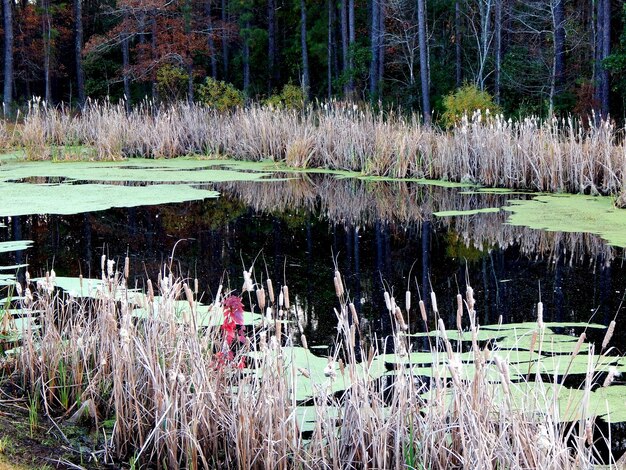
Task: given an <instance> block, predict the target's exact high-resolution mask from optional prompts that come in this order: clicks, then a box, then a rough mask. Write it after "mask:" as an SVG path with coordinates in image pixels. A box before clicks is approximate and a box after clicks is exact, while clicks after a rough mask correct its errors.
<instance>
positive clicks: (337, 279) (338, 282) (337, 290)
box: [334, 270, 345, 297]
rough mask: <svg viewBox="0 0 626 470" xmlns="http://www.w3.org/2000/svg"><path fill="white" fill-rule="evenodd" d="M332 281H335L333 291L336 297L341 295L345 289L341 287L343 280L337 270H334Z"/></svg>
mask: <svg viewBox="0 0 626 470" xmlns="http://www.w3.org/2000/svg"><path fill="white" fill-rule="evenodd" d="M334 282H335V293H336V294H337V297H341V296H342V295H343V294H344V292H345V291H344V289H343V280H342V279H341V273H340V272H339V271H338V270H335V278H334Z"/></svg>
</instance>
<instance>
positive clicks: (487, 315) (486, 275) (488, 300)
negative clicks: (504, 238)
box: [481, 256, 491, 325]
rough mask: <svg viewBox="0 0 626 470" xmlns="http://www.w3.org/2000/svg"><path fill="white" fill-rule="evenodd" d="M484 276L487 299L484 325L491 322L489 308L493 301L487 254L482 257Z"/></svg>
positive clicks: (485, 301) (484, 302)
mask: <svg viewBox="0 0 626 470" xmlns="http://www.w3.org/2000/svg"><path fill="white" fill-rule="evenodd" d="M481 264H482V276H483V289H484V291H485V294H484V295H485V299H484V301H483V305H484V310H485V315H484V317H483V324H484V325H489V323H490V322H491V319H490V315H489V310H490V308H489V307H490V305H489V302H490V301H491V299H490V298H489V294H490V292H489V278H488V274H487V258H486V257H485V256H483V259H482V262H481Z"/></svg>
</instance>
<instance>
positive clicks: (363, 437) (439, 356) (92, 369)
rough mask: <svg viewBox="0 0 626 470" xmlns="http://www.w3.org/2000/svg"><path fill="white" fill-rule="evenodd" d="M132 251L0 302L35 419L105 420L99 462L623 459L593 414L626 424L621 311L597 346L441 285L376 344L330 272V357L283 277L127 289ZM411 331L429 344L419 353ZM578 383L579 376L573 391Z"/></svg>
mask: <svg viewBox="0 0 626 470" xmlns="http://www.w3.org/2000/svg"><path fill="white" fill-rule="evenodd" d="M128 263H129V261H128V258H126V260H125V262H124V263H123V266H124V268H123V269H121V270H119V271H118V270H117V269H115V262H114V260H109V259H106V258H105V257H104V256H103V257H102V262H101V267H102V273H101V278H100V279H96V280H88V279H83V278H82V277H81V278H77V279H74V280H73V281H72V280H68V279H67V278H63V279H62V278H58V279H57V278H56V275H55V273H54V271H51V272H48V273H47V274H46V276H45V277H43V278H40V279H36V280H35V279H32V280H31V279H30V277H29V275H28V274H27V273H26V276H25V281H24V284H23V285H22V284H21V283H20V284H16V285H15V289H16V291H15V293H14V294H15V297H14V300H13V301H12V302H13V305H14V307H15V308H17V307H19V310H3V311H0V313H1V314H2V318H3V322H4V326H3V328H6V329H7V331H10V332H12V334H13V335H14V341H13V342H14V344H16V347H15V348H14V349H12V350H9V351H5V354H6V356H5V359H3V360H2V362H0V365H1V366H2V368H3V369H4V370H5V371H7V372H11V371H13V372H12V373H11V374H10V380H11V381H12V382H13V383H14V384H15V385H16V386H17V387H19V388H22V390H23V391H24V392H23V393H24V395H25V396H27V397H28V405H27V406H28V409H29V416H30V424H31V426H33V427H35V428H36V427H37V426H38V421H37V420H38V414H39V413H43V414H44V415H46V416H47V417H49V418H50V419H52V420H53V421H52V422H54V423H56V422H58V423H66V422H71V423H73V424H77V423H83V424H86V425H88V426H90V427H92V428H95V429H96V430H97V434H98V436H100V440H99V444H98V448H94V449H91V450H90V452H88V454H89V455H90V458H92V459H93V458H94V457H95V456H97V458H98V461H99V462H100V463H112V462H118V463H120V462H128V465H129V466H130V468H138V467H142V466H156V467H157V468H171V469H178V468H194V469H197V468H219V467H222V468H224V467H227V468H242V469H244V468H285V469H286V468H346V467H348V466H354V467H357V468H487V467H489V468H541V469H556V468H559V469H561V468H564V469H568V468H571V469H574V468H592V467H593V466H594V465H597V464H600V463H604V464H608V465H609V466H611V467H612V468H615V466H616V461H615V458H614V457H613V456H612V455H611V452H610V450H609V451H608V452H609V454H608V455H607V454H606V452H607V451H606V450H605V451H603V450H602V449H603V448H604V449H611V444H610V434H609V435H606V434H603V432H602V430H601V428H600V427H599V426H598V424H599V422H600V420H601V419H603V420H605V421H607V422H614V421H620V420H621V419H626V418H623V417H622V414H623V407H622V406H621V405H622V404H623V403H622V402H623V399H622V400H621V401H620V399H619V396H620V395H619V393H621V391H622V389H623V386H620V385H613V384H612V383H613V380H614V379H615V377H616V376H617V375H619V370H620V369H621V368H622V367H623V365H624V364H622V358H621V357H618V356H612V355H611V354H612V351H613V348H612V347H610V346H609V344H610V341H611V337H612V335H613V332H614V329H615V322H614V321H613V322H611V324H610V325H609V326H608V328H606V331H604V332H602V330H600V332H601V335H600V336H599V338H602V342H601V343H600V341H599V340H598V341H597V343H594V342H593V341H587V335H588V334H590V330H592V329H598V328H600V329H602V328H605V327H603V326H602V325H594V324H587V325H585V324H577V325H569V327H577V328H579V330H580V331H582V332H581V333H580V334H579V335H573V336H572V335H568V334H566V335H564V334H559V333H557V332H556V331H554V328H555V327H558V325H553V324H546V323H544V322H543V313H542V312H543V304H542V303H541V302H539V303H538V304H537V322H536V323H526V324H520V325H517V326H515V325H510V326H507V325H503V324H497V325H485V326H480V325H478V320H477V319H478V318H479V316H480V315H478V314H477V309H478V310H479V306H478V305H477V304H476V300H475V298H474V293H473V289H472V288H471V287H470V286H467V289H466V291H465V293H464V295H461V294H460V293H459V294H458V295H457V299H456V300H457V311H456V313H455V312H449V313H447V314H444V313H443V312H442V313H441V314H440V312H439V311H438V308H437V302H436V295H435V293H434V292H431V303H432V310H430V309H429V311H426V308H425V306H424V303H423V302H422V301H421V300H420V301H419V302H417V303H416V302H415V300H417V299H415V298H413V297H414V294H413V295H412V294H411V292H410V291H408V292H406V295H405V296H403V299H402V304H403V305H400V300H398V301H396V300H394V298H393V297H391V295H390V294H389V293H388V292H385V293H384V299H385V303H386V306H387V310H388V311H387V314H388V315H389V316H390V319H391V322H392V331H390V332H389V334H388V336H386V337H385V338H383V339H377V338H376V337H375V336H372V335H371V334H368V332H367V331H366V330H365V328H366V327H365V325H364V324H363V323H362V322H361V321H360V319H359V315H358V314H357V312H356V310H355V308H354V305H353V304H352V302H351V299H350V298H349V296H348V294H347V293H346V292H345V290H344V286H343V282H342V277H341V274H340V273H339V271H335V273H334V277H333V282H334V285H335V292H336V297H337V308H336V310H335V313H336V317H337V330H338V333H337V338H336V343H335V344H334V345H329V348H328V351H329V353H328V355H327V356H326V357H325V356H321V355H316V354H314V353H313V352H312V351H311V350H309V348H308V346H307V340H306V338H305V336H304V334H303V333H302V332H303V328H302V323H303V322H306V319H305V318H302V317H301V313H299V311H298V309H297V302H298V300H297V296H296V295H295V293H293V292H291V293H290V292H289V289H288V286H287V285H286V282H284V283H283V285H280V283H275V284H273V283H272V282H271V281H270V280H269V279H265V280H263V281H261V280H258V281H257V280H256V276H257V275H259V274H260V273H256V272H255V271H254V270H253V269H252V268H251V269H250V270H249V271H244V274H243V287H242V289H241V294H240V295H235V293H234V292H233V291H230V290H229V288H228V287H227V286H219V288H218V290H217V294H216V296H215V298H214V299H213V301H212V302H211V303H210V304H209V305H205V304H203V303H202V302H201V301H200V299H201V297H202V295H201V292H199V290H198V281H197V280H195V279H188V280H185V279H180V278H177V277H175V276H174V275H173V273H172V272H171V270H170V269H169V268H167V267H166V268H163V270H162V271H160V272H159V275H158V281H157V282H156V289H155V288H154V287H153V285H152V283H151V281H147V282H146V288H145V290H144V291H139V290H137V289H131V288H129V286H128V285H127V282H128V270H129V269H128ZM58 287H63V289H64V290H63V291H60V290H59V288H58ZM290 294H291V298H290ZM244 309H245V310H248V312H245V311H244ZM455 317H456V323H454V321H455V320H454V318H455ZM444 318H446V319H449V320H448V321H449V322H451V325H452V324H455V327H453V326H451V325H450V326H446V324H445V322H444ZM416 325H421V326H417V327H416ZM362 328H363V329H362ZM424 329H425V333H415V331H416V330H417V331H422V330H424ZM590 336H597V335H595V334H594V335H590ZM416 341H420V342H422V343H424V342H426V343H427V345H428V347H429V348H430V351H428V352H416V351H415V342H416ZM574 377H578V383H579V384H580V385H579V387H578V388H570V387H569V385H568V386H566V385H565V384H566V383H568V382H571V381H570V379H572V378H574ZM549 379H550V380H549ZM552 379H553V380H552ZM614 390H618V392H617V395H614V393H613V391H614ZM609 402H612V403H616V405H615V406H616V408H615V409H613V410H611V409H609V408H607V407H608V404H609ZM56 429H57V430H59V431H60V429H61V428H60V427H59V426H58V425H56ZM60 432H62V431H60Z"/></svg>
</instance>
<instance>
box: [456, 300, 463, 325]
mask: <svg viewBox="0 0 626 470" xmlns="http://www.w3.org/2000/svg"><path fill="white" fill-rule="evenodd" d="M456 329H457V330H459V331H463V297H461V294H457V295H456Z"/></svg>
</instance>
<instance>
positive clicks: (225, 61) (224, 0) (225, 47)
mask: <svg viewBox="0 0 626 470" xmlns="http://www.w3.org/2000/svg"><path fill="white" fill-rule="evenodd" d="M227 23H228V0H222V66H223V67H224V80H225V81H228V35H227V33H226V24H227Z"/></svg>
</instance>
